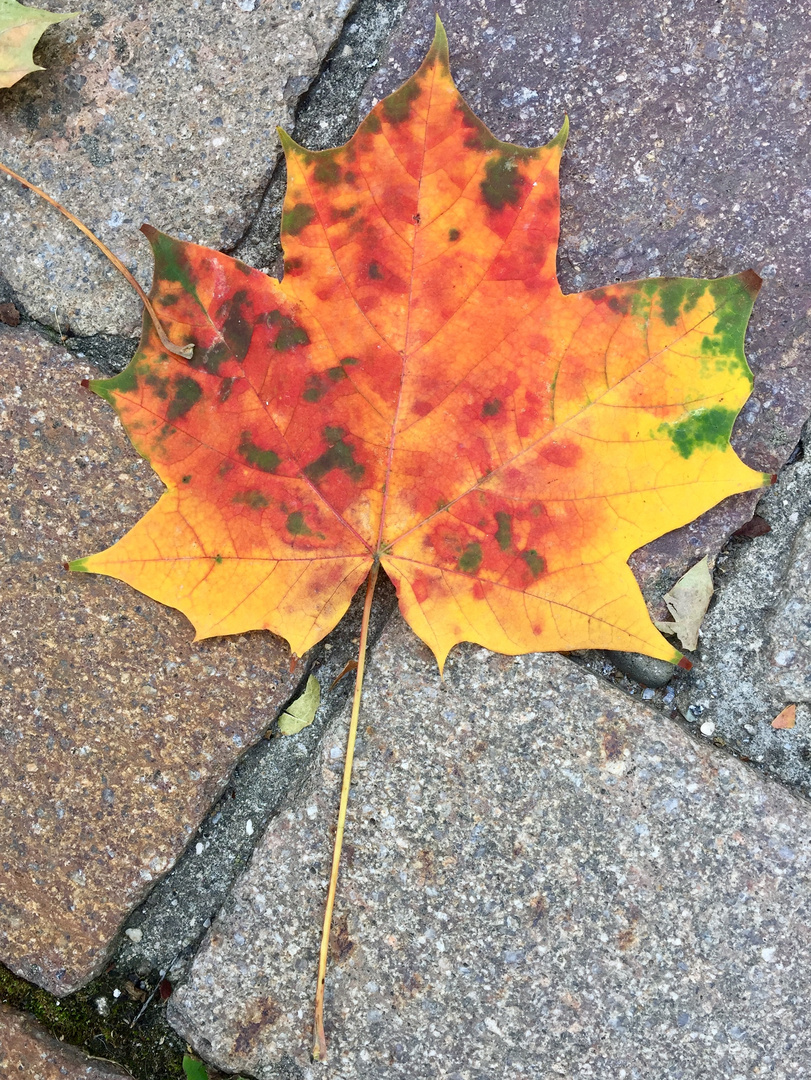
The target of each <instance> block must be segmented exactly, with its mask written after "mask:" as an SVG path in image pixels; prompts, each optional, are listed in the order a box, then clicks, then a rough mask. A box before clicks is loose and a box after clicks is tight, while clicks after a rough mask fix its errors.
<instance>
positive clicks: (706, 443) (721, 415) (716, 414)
mask: <svg viewBox="0 0 811 1080" xmlns="http://www.w3.org/2000/svg"><path fill="white" fill-rule="evenodd" d="M735 416H736V413H735V411H734V410H733V409H725V408H724V407H723V406H722V405H714V406H713V407H712V408H711V409H696V411H695V412H692V413H690V415H689V416H686V417H685V418H684V420H679V421H678V423H676V424H661V425H660V427H659V432H660V433H661V434H664V435H667V436H668V438H669V439H670V441H671V442H672V443H673V448H674V450H676V452H677V453H678V454H680V455H681V457H683V458H689V457H690V456H691V455H692V454H693V452H694V451H695V450H697V449H699V448H700V447H710V446H715V447H717V448H718V449H719V450H725V449H726V448H727V446H728V445H729V437H730V435H731V434H732V425H733V424H734V423H735Z"/></svg>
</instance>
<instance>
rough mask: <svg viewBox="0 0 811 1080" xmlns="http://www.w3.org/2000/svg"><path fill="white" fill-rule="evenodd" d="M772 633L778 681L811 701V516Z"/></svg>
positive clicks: (795, 549)
mask: <svg viewBox="0 0 811 1080" xmlns="http://www.w3.org/2000/svg"><path fill="white" fill-rule="evenodd" d="M769 636H770V637H771V650H770V655H769V660H770V662H771V664H772V667H773V670H774V672H775V682H776V684H777V685H778V686H779V687H780V688H781V690H783V692H784V693H785V695H786V697H787V698H789V699H790V700H791V701H794V702H796V701H804V702H808V703H810V704H811V518H808V519H806V520H805V521H804V522H803V524H802V526H801V527H800V529H799V530H798V532H797V538H796V540H795V541H794V546H793V548H792V552H791V563H790V565H789V570H788V574H787V575H786V579H785V581H784V583H783V591H782V594H781V596H780V598H779V600H778V602H777V604H776V605H775V611H774V614H773V616H772V618H771V621H770V625H769Z"/></svg>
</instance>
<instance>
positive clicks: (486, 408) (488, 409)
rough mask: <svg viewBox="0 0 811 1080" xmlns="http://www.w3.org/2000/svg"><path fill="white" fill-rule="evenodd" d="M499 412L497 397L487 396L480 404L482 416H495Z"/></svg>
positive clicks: (499, 403) (499, 404)
mask: <svg viewBox="0 0 811 1080" xmlns="http://www.w3.org/2000/svg"><path fill="white" fill-rule="evenodd" d="M500 412H501V402H500V401H499V399H498V398H497V397H495V398H489V399H488V400H487V401H485V403H484V405H482V416H495V415H496V414H497V413H500Z"/></svg>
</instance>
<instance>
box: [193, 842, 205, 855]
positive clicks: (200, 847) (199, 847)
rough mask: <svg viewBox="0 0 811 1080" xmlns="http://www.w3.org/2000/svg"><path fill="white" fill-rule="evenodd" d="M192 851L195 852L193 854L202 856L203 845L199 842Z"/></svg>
mask: <svg viewBox="0 0 811 1080" xmlns="http://www.w3.org/2000/svg"><path fill="white" fill-rule="evenodd" d="M194 851H195V854H197V855H202V854H203V845H202V844H201V843H200V842H199V841H198V842H197V844H196V845H195V848H194Z"/></svg>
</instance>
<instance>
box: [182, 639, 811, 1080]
mask: <svg viewBox="0 0 811 1080" xmlns="http://www.w3.org/2000/svg"><path fill="white" fill-rule="evenodd" d="M360 732H361V735H360V741H359V745H358V757H357V759H356V761H357V768H356V781H355V786H354V789H353V792H352V797H351V800H350V808H349V817H348V825H347V840H348V846H347V848H346V861H345V863H344V868H343V876H342V879H341V882H340V885H339V890H338V899H337V905H336V917H337V918H336V934H335V941H334V950H333V951H334V953H335V955H334V957H333V961H332V967H331V971H330V974H329V976H328V980H327V1018H328V1020H327V1023H328V1037H330V1039H331V1058H330V1062H329V1063H328V1065H327V1066H326V1067H324V1066H321V1065H317V1066H316V1065H311V1064H310V1063H309V1049H310V1045H311V1043H310V1025H311V1017H312V995H313V990H314V984H315V969H316V952H317V946H318V931H319V924H320V920H321V913H322V906H323V903H324V890H325V880H326V877H327V874H328V868H329V860H330V848H331V837H332V828H333V823H334V818H335V812H336V807H337V800H338V796H337V792H338V787H339V780H340V771H341V767H342V759H343V754H344V738H345V718H344V722H342V723H341V724H340V725H336V727H335V728H334V729H333V730H330V731H329V732H328V733H327V735H326V738H325V742H324V745H323V751H322V755H321V760H320V766H319V768H318V769H317V771H316V772H315V774H314V776H313V777H312V781H311V783H310V786H309V787H308V788H306V789H305V790H304V791H303V792H302V794H301V796H300V797H299V798H297V799H296V800H295V802H292V803H291V804H289V806H288V808H287V810H286V812H283V813H282V814H281V815H280V816H279V817H278V819H276V820H275V821H274V822H272V823H271V825H270V827H269V829H268V831H267V833H266V834H265V836H264V838H263V840H262V843H261V845H260V846H259V847H258V848H257V850H256V851H255V853H254V856H253V860H252V863H251V865H250V866H249V868H248V869H247V871H246V872H245V874H244V876H243V877H242V879H241V880H240V881H239V882H238V883H237V885H236V886H235V888H234V891H233V895H232V898H231V901H230V902H229V904H227V905H226V908H225V909H224V911H223V913H222V914H221V916H220V918H219V919H218V920H217V922H216V923H215V924H214V926H213V927H212V929H211V931H210V934H209V937H208V939H207V940H206V941H205V943H204V945H203V947H202V948H201V951H200V952H199V954H198V956H197V958H196V960H195V962H194V965H193V967H192V969H191V974H190V978H189V981H188V983H187V984H186V985H184V986H181V987H180V988H179V989H178V990H176V992H175V993H174V994H173V996H172V998H171V999H170V1001H169V1014H168V1015H169V1019H170V1022H171V1023H172V1024H173V1025H174V1026H175V1027H176V1028H177V1030H178V1031H179V1032H180V1033H181V1035H183V1036H184V1037H185V1038H187V1039H189V1041H190V1042H191V1043H192V1044H193V1045H194V1046H195V1047H196V1049H197V1050H198V1051H199V1052H200V1053H201V1054H202V1055H203V1056H204V1057H206V1058H208V1059H210V1060H211V1061H212V1062H213V1063H214V1064H216V1065H217V1066H218V1067H220V1068H224V1069H227V1070H229V1071H231V1070H232V1071H242V1072H244V1073H247V1074H249V1075H250V1076H254V1077H257V1078H258V1080H271V1078H273V1080H277V1078H280V1077H285V1078H286V1080H291V1078H294V1077H295V1078H299V1080H302V1078H306V1080H315V1078H316V1077H318V1078H328V1080H394V1078H399V1077H402V1078H406V1077H407V1078H409V1080H446V1078H447V1080H451V1078H452V1080H493V1078H496V1077H497V1078H498V1080H514V1078H516V1080H517V1078H519V1077H521V1078H532V1080H552V1078H555V1077H565V1078H566V1080H585V1078H587V1077H588V1078H594V1080H605V1078H606V1077H610V1076H616V1077H627V1078H631V1077H637V1078H639V1080H654V1078H655V1080H665V1078H667V1080H670V1078H673V1080H675V1078H681V1080H743V1078H749V1077H755V1076H761V1075H763V1076H767V1075H768V1076H769V1077H771V1078H773V1080H789V1078H792V1080H794V1078H795V1077H808V1076H809V1075H811V1030H809V1026H808V1022H807V1007H806V1004H807V996H808V989H809V975H808V971H809V963H811V811H809V808H808V807H807V806H806V805H805V804H803V803H801V802H799V801H798V800H795V799H794V798H793V797H792V796H791V795H790V794H789V793H788V792H787V791H786V790H785V789H783V788H782V787H780V786H779V785H776V784H773V783H769V782H766V781H764V780H763V778H762V777H760V776H759V775H758V774H757V773H756V772H754V771H753V770H751V769H749V768H747V767H746V766H744V765H743V764H741V763H740V762H738V761H737V760H735V759H733V758H731V757H729V756H727V755H725V754H722V753H719V752H718V751H716V750H715V749H714V748H713V747H711V746H708V745H699V744H697V743H696V742H694V741H693V740H692V739H690V738H689V737H688V735H687V734H686V733H685V732H684V731H683V730H682V729H681V728H680V727H679V726H677V725H676V724H674V723H673V722H671V721H669V720H666V719H664V718H662V717H661V716H660V715H659V714H656V713H654V712H652V711H650V710H648V709H647V708H645V707H644V706H642V705H640V704H637V703H636V702H632V701H631V700H629V699H628V698H627V697H626V696H624V695H623V694H621V693H620V692H618V691H615V690H613V689H612V688H610V687H608V686H606V685H605V684H603V683H601V682H600V681H599V680H597V679H596V678H595V677H594V676H592V675H590V674H588V673H586V672H584V671H582V670H581V669H579V668H577V667H575V666H574V665H573V664H572V663H571V662H570V661H568V660H566V659H564V658H562V657H559V656H554V655H536V656H528V657H521V658H516V659H514V658H511V657H503V656H497V655H495V654H491V653H488V652H486V651H485V650H483V649H479V648H475V647H463V648H460V649H458V650H455V651H454V653H453V654H452V657H451V660H450V661H449V663H448V666H447V669H446V678H445V681H444V682H443V681H441V680H440V678H439V675H438V672H437V670H436V666H435V664H434V661H433V660H432V658H431V657H430V655H429V654H428V651H427V650H426V649H425V648H424V647H423V646H422V645H421V644H420V643H419V642H418V641H417V640H416V638H415V637H414V636H413V635H412V634H411V632H410V631H409V630H408V629H407V628H406V627H405V625H404V624H403V623H402V621H401V620H400V619H399V618H397V619H396V620H395V621H394V622H393V623H390V624H389V626H388V628H387V629H386V631H385V632H384V635H383V637H382V639H381V642H380V644H379V645H378V647H377V648H376V650H375V653H374V656H373V658H372V662H371V665H370V669H369V675H368V682H367V685H366V688H365V691H364V705H363V711H362V715H361V722H360Z"/></svg>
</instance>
